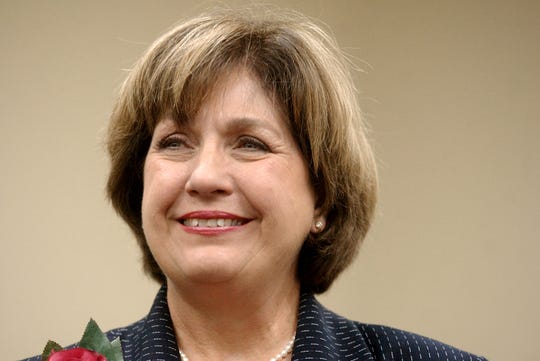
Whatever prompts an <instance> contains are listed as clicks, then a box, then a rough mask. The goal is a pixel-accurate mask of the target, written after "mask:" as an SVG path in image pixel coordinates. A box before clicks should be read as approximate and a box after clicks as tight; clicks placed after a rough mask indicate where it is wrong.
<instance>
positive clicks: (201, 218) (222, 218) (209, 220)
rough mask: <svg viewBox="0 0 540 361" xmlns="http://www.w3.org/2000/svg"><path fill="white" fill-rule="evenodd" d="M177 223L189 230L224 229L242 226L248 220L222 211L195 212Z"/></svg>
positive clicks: (186, 215) (182, 217) (181, 218)
mask: <svg viewBox="0 0 540 361" xmlns="http://www.w3.org/2000/svg"><path fill="white" fill-rule="evenodd" d="M178 221H179V222H180V223H181V224H182V225H184V226H186V227H190V228H225V227H235V226H242V225H244V224H246V223H248V222H249V221H250V220H249V219H246V218H243V217H240V216H238V215H235V214H232V213H228V212H222V211H195V212H189V213H187V214H184V215H183V216H181V217H180V218H179V219H178Z"/></svg>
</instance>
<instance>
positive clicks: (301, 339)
mask: <svg viewBox="0 0 540 361" xmlns="http://www.w3.org/2000/svg"><path fill="white" fill-rule="evenodd" d="M107 336H108V337H109V338H110V339H111V340H112V339H114V338H116V337H120V340H121V343H122V350H123V353H124V360H125V361H147V360H152V361H156V360H163V361H180V357H179V354H178V347H177V345H176V337H175V333H174V330H173V326H172V322H171V317H170V314H169V307H168V305H167V296H166V286H163V287H162V288H161V289H160V290H159V292H158V294H157V296H156V299H155V301H154V304H153V305H152V308H151V310H150V313H149V314H148V315H147V316H146V317H145V318H143V319H142V320H140V321H139V322H136V323H134V324H132V325H130V326H128V327H124V328H118V329H115V330H111V331H109V332H107ZM39 360H40V358H39V357H34V358H30V359H27V361H39ZM292 360H293V361H307V360H310V361H313V360H321V361H322V360H328V361H330V360H333V361H353V360H355V361H378V360H388V361H405V360H407V361H416V360H437V361H450V360H452V361H464V360H467V361H480V360H486V359H485V358H483V357H478V356H475V355H472V354H469V353H467V352H464V351H460V350H458V349H456V348H454V347H452V346H448V345H445V344H443V343H441V342H438V341H435V340H432V339H429V338H426V337H422V336H419V335H416V334H413V333H409V332H405V331H401V330H397V329H394V328H390V327H385V326H376V325H368V324H362V323H358V322H354V321H350V320H347V319H345V318H343V317H341V316H338V315H336V314H335V313H333V312H331V311H328V310H327V309H326V308H324V307H323V306H322V305H321V304H320V303H319V302H318V301H317V300H316V299H315V298H314V297H313V295H311V294H308V293H303V294H302V296H301V300H300V307H299V312H298V325H297V328H296V339H295V342H294V348H293V354H292Z"/></svg>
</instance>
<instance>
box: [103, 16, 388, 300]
mask: <svg viewBox="0 0 540 361" xmlns="http://www.w3.org/2000/svg"><path fill="white" fill-rule="evenodd" d="M239 66H241V67H245V68H246V69H248V70H249V71H251V72H252V73H253V74H254V75H255V76H256V77H258V79H259V80H260V82H261V84H262V86H263V87H264V88H265V89H266V90H267V91H268V94H269V95H270V96H272V97H273V98H274V99H275V100H277V104H278V106H280V107H281V108H282V109H281V110H282V111H283V112H284V114H285V115H286V116H287V117H288V120H289V125H290V129H291V133H292V134H293V136H294V137H295V139H296V141H297V143H298V145H299V147H300V149H301V151H302V153H303V156H304V157H305V159H306V160H307V163H308V165H309V171H310V175H311V180H312V183H313V187H314V189H315V191H316V194H317V199H318V201H317V205H318V207H320V208H321V209H322V210H323V212H324V214H326V224H327V226H326V227H325V229H324V231H323V232H321V233H318V234H310V235H309V236H308V237H307V238H306V240H305V242H304V245H303V246H302V249H301V252H300V255H299V262H298V278H299V280H300V282H301V285H302V287H303V289H304V290H306V291H309V292H314V293H321V292H324V291H326V290H327V289H328V287H329V286H330V285H331V284H332V282H333V281H334V280H335V278H336V277H337V276H338V275H339V274H340V273H341V271H343V269H345V267H347V266H348V265H349V264H350V263H351V261H352V259H353V258H354V256H355V255H356V253H357V250H358V247H359V244H360V243H361V241H362V240H363V238H364V236H365V235H366V232H367V231H368V228H369V226H370V223H371V219H372V216H373V211H374V208H375V203H376V189H377V175H376V168H375V162H374V159H373V155H372V151H371V148H370V146H369V144H368V142H367V140H366V136H365V129H364V126H363V124H362V122H361V113H360V109H359V106H358V103H357V99H356V91H355V88H354V84H353V81H352V78H351V74H350V72H349V63H348V61H347V60H346V58H345V56H344V55H343V54H342V52H341V51H340V49H339V48H338V46H337V44H336V42H335V40H334V39H333V38H332V37H330V36H329V35H328V34H327V33H326V32H324V31H323V30H322V29H321V27H319V26H317V25H315V24H314V23H313V22H312V21H310V20H308V19H306V18H305V17H303V16H301V15H299V14H296V13H283V12H280V13H279V14H276V11H273V12H272V14H268V13H265V14H264V15H254V14H253V13H251V12H249V11H247V12H245V11H243V12H239V11H232V10H229V11H219V12H215V13H209V14H204V15H201V16H199V17H196V18H193V19H191V20H188V21H185V22H183V23H181V24H179V25H178V26H176V27H174V28H173V29H172V30H170V31H169V32H167V33H166V34H164V35H163V36H161V37H160V38H159V39H157V40H156V42H155V43H154V44H153V45H152V46H151V47H150V48H149V49H148V50H147V52H146V53H145V54H144V55H143V56H142V58H141V59H140V60H139V61H138V63H137V64H136V65H135V67H134V68H133V69H132V70H131V72H130V74H129V76H128V77H127V79H126V80H125V82H124V84H123V87H122V89H121V92H120V95H119V98H118V100H117V102H116V105H115V107H114V110H113V113H112V116H111V121H110V127H109V132H108V151H109V154H110V157H111V172H110V175H109V179H108V183H107V192H108V196H109V197H110V199H111V201H112V204H113V206H114V207H115V209H116V210H117V212H118V213H119V214H120V215H121V216H122V217H123V218H124V220H125V221H126V222H127V223H128V225H129V226H130V228H131V229H132V231H133V232H134V234H135V236H136V238H137V240H138V243H139V245H140V247H141V248H142V251H143V257H144V258H143V259H144V268H145V270H146V271H147V272H148V273H149V274H150V275H151V276H152V277H153V278H154V279H156V280H158V281H159V282H163V281H164V280H165V278H164V275H163V273H162V271H161V269H160V268H159V265H158V264H157V263H156V261H155V259H154V257H153V256H152V253H151V252H150V250H149V248H148V245H147V242H146V239H145V236H144V232H143V230H142V226H141V201H142V193H143V181H142V180H143V164H144V160H145V156H146V153H147V151H148V147H149V144H150V139H151V137H152V133H153V131H154V128H155V126H156V124H157V122H158V121H159V120H160V118H161V117H162V116H163V115H165V114H168V115H172V116H173V118H174V119H176V120H177V121H179V122H183V121H186V120H188V119H191V118H192V117H193V116H194V114H195V113H196V112H197V111H198V109H199V107H200V105H201V104H202V102H204V101H205V97H206V95H207V94H208V93H210V91H211V90H212V87H213V86H214V85H215V84H216V82H217V80H218V79H219V77H222V76H225V75H226V74H227V73H228V72H229V71H230V70H231V69H232V68H234V67H239Z"/></svg>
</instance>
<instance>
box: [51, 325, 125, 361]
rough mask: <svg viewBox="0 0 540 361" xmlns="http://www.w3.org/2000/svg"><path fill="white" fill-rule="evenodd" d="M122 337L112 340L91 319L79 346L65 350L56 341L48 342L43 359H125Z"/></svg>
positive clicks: (99, 360) (93, 360) (57, 360)
mask: <svg viewBox="0 0 540 361" xmlns="http://www.w3.org/2000/svg"><path fill="white" fill-rule="evenodd" d="M123 360H124V358H123V357H122V346H121V345H120V339H119V338H116V339H114V340H113V341H112V342H110V341H109V339H107V336H105V334H104V333H103V332H102V331H101V329H100V328H99V326H98V325H97V323H96V321H94V320H92V319H91V320H90V321H89V322H88V325H86V329H85V330H84V334H83V336H82V338H81V341H80V342H79V343H78V347H76V348H71V349H68V350H64V348H63V347H62V346H60V345H59V344H57V343H56V342H54V341H49V342H47V345H45V348H44V349H43V353H42V354H41V361H123Z"/></svg>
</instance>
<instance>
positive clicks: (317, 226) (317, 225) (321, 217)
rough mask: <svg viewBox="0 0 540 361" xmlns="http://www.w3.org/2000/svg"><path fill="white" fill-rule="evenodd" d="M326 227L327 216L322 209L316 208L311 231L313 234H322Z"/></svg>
mask: <svg viewBox="0 0 540 361" xmlns="http://www.w3.org/2000/svg"><path fill="white" fill-rule="evenodd" d="M324 227H326V214H324V213H323V211H322V210H321V208H315V212H314V213H313V222H312V223H311V229H310V231H311V233H321V232H322V231H323V230H324Z"/></svg>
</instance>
